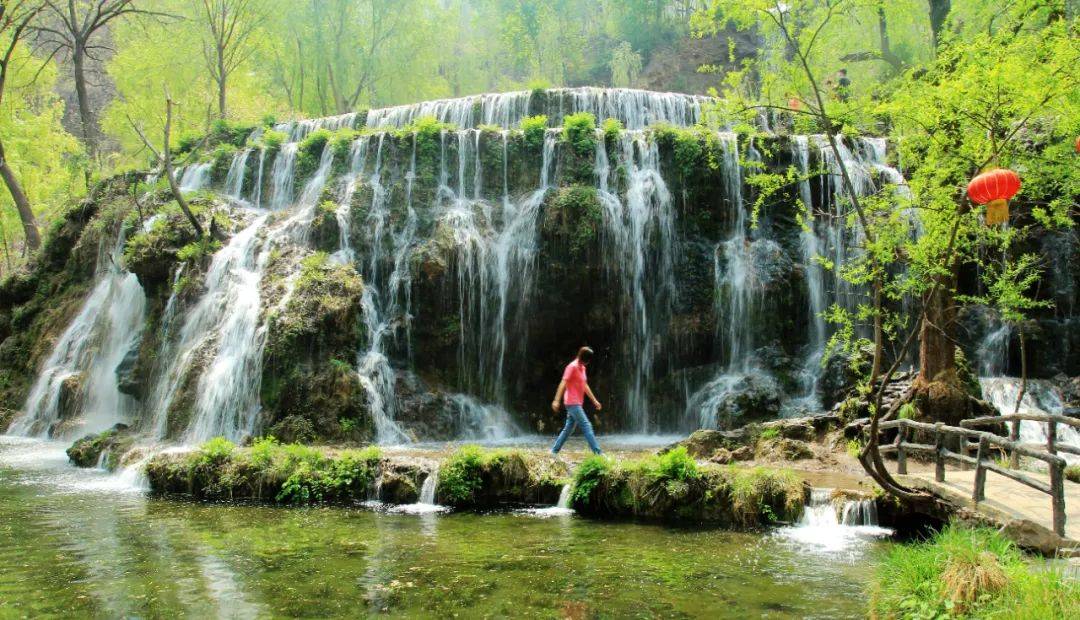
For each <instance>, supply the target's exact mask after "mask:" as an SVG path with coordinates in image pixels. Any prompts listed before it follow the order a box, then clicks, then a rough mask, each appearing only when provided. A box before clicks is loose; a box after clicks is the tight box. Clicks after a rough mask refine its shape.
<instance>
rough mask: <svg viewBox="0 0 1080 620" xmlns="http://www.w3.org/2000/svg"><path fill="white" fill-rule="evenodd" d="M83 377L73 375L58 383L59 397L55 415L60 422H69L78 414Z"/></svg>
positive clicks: (78, 374)
mask: <svg viewBox="0 0 1080 620" xmlns="http://www.w3.org/2000/svg"><path fill="white" fill-rule="evenodd" d="M84 378H85V375H84V374H83V373H81V372H80V373H74V374H71V375H68V376H67V377H64V380H63V381H62V382H61V383H60V396H59V401H58V402H57V406H56V408H57V414H58V416H59V418H60V419H61V420H70V419H72V418H74V417H76V416H77V415H78V413H79V405H80V404H81V403H82V384H83V379H84Z"/></svg>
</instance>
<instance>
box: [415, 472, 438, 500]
mask: <svg viewBox="0 0 1080 620" xmlns="http://www.w3.org/2000/svg"><path fill="white" fill-rule="evenodd" d="M438 485H439V468H438V466H436V467H434V468H432V470H431V473H429V474H428V475H427V478H424V484H423V485H422V486H421V487H420V499H419V501H418V503H420V504H424V505H426V506H435V505H436V504H435V489H436V487H438Z"/></svg>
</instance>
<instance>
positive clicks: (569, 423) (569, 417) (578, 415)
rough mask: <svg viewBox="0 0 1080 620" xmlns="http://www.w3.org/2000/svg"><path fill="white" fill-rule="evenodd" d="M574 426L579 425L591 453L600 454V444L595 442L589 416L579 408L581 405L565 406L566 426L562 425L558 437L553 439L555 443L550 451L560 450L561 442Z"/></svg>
mask: <svg viewBox="0 0 1080 620" xmlns="http://www.w3.org/2000/svg"><path fill="white" fill-rule="evenodd" d="M575 426H580V427H581V432H582V433H583V434H584V435H585V442H586V443H588V444H589V448H590V449H591V450H592V451H593V454H602V452H601V451H600V444H599V443H597V442H596V435H594V434H593V430H592V424H591V423H589V418H588V417H587V416H586V415H585V410H584V409H582V408H581V405H567V406H566V426H563V429H562V432H561V433H559V438H558V439H556V440H555V445H554V446H551V453H552V454H558V453H559V450H562V447H563V444H564V443H566V439H567V438H568V437H570V433H572V432H574V427H575Z"/></svg>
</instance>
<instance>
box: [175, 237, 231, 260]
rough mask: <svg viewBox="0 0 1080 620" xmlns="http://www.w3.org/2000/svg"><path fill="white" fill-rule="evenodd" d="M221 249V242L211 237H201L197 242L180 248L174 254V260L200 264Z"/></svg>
mask: <svg viewBox="0 0 1080 620" xmlns="http://www.w3.org/2000/svg"><path fill="white" fill-rule="evenodd" d="M220 249H221V242H220V241H218V240H217V239H214V238H212V237H206V236H204V237H201V238H200V239H199V240H198V241H192V242H191V243H189V244H187V245H185V246H184V247H182V248H180V250H179V251H177V253H176V259H177V260H180V261H184V262H188V261H190V262H195V263H197V262H200V261H202V260H203V259H205V258H207V257H209V256H211V255H213V254H214V252H217V251H218V250H220Z"/></svg>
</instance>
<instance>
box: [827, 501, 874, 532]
mask: <svg viewBox="0 0 1080 620" xmlns="http://www.w3.org/2000/svg"><path fill="white" fill-rule="evenodd" d="M833 514H834V515H835V514H836V513H835V512H834V513H833ZM840 524H841V525H850V526H858V525H867V526H876V525H877V524H878V519H877V503H875V502H874V500H872V499H862V500H849V501H846V502H844V507H843V510H842V511H841V516H840Z"/></svg>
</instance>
